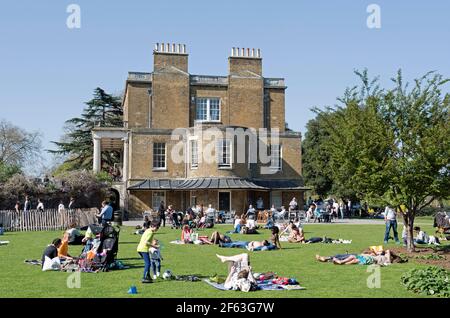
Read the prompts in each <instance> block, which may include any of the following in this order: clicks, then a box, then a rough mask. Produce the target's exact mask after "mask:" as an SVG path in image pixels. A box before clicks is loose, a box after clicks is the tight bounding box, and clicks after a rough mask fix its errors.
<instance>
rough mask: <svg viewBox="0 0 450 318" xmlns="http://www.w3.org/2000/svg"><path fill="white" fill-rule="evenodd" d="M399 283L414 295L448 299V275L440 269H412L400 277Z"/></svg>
mask: <svg viewBox="0 0 450 318" xmlns="http://www.w3.org/2000/svg"><path fill="white" fill-rule="evenodd" d="M401 281H402V284H403V285H404V286H405V287H406V289H408V290H411V291H413V292H415V293H419V294H424V295H435V296H438V297H450V278H449V273H448V272H447V271H446V270H445V269H443V268H440V267H435V266H430V267H427V268H425V269H417V268H415V269H412V270H410V271H408V272H406V273H404V274H403V275H402V277H401Z"/></svg>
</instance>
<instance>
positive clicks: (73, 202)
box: [68, 197, 75, 211]
mask: <svg viewBox="0 0 450 318" xmlns="http://www.w3.org/2000/svg"><path fill="white" fill-rule="evenodd" d="M68 208H69V211H71V210H73V209H75V198H74V197H70V202H69V205H68Z"/></svg>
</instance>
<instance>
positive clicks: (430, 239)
mask: <svg viewBox="0 0 450 318" xmlns="http://www.w3.org/2000/svg"><path fill="white" fill-rule="evenodd" d="M414 233H416V237H415V238H414V243H416V244H434V245H440V242H439V239H438V238H437V237H435V236H429V235H428V234H427V232H425V231H422V230H421V229H420V227H419V226H416V227H414Z"/></svg>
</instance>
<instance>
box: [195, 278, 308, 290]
mask: <svg viewBox="0 0 450 318" xmlns="http://www.w3.org/2000/svg"><path fill="white" fill-rule="evenodd" d="M203 281H204V282H205V283H207V284H209V285H211V286H212V287H214V288H217V289H220V290H230V289H226V288H225V287H224V286H223V284H218V283H214V282H212V281H210V280H209V279H204V280H203ZM302 289H306V288H305V287H301V286H300V285H278V284H272V283H267V282H263V283H259V282H258V290H302Z"/></svg>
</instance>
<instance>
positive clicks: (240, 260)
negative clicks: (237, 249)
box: [216, 253, 257, 292]
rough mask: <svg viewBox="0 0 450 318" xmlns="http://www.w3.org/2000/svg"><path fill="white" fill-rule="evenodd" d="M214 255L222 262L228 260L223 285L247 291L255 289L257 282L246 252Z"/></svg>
mask: <svg viewBox="0 0 450 318" xmlns="http://www.w3.org/2000/svg"><path fill="white" fill-rule="evenodd" d="M216 256H217V257H218V258H219V259H220V260H221V261H222V263H225V262H230V263H231V266H230V267H229V268H230V269H229V272H228V276H227V279H226V280H225V283H224V287H225V288H226V289H229V290H240V291H243V292H249V291H253V290H256V289H257V283H256V280H255V278H254V277H253V273H252V268H251V267H250V261H249V257H248V254H247V253H243V254H239V255H235V256H221V255H218V254H216Z"/></svg>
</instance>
